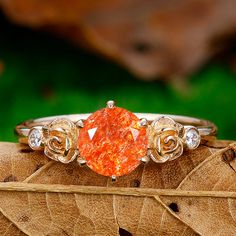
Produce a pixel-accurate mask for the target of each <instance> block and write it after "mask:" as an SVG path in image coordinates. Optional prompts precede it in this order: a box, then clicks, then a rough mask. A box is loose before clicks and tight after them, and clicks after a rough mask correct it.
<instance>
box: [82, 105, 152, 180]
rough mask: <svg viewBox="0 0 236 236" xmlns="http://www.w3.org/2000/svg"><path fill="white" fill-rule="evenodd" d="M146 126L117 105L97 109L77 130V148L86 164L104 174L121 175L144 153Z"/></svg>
mask: <svg viewBox="0 0 236 236" xmlns="http://www.w3.org/2000/svg"><path fill="white" fill-rule="evenodd" d="M147 145H148V139H147V135H146V128H144V127H140V126H139V119H138V117H137V116H136V115H134V114H133V113H131V112H129V111H127V110H125V109H123V108H119V107H114V108H104V109H102V110H99V111H96V112H95V113H93V114H92V115H90V116H89V117H88V119H87V120H86V121H85V122H84V127H83V128H82V129H81V130H80V133H79V151H80V154H81V156H82V157H83V158H85V160H86V162H87V165H88V166H89V167H90V168H91V169H92V170H93V171H95V172H97V173H99V174H101V175H105V176H122V175H126V174H128V173H130V172H131V171H133V170H134V169H135V168H136V167H137V166H138V165H139V164H140V157H143V156H145V155H146V153H147Z"/></svg>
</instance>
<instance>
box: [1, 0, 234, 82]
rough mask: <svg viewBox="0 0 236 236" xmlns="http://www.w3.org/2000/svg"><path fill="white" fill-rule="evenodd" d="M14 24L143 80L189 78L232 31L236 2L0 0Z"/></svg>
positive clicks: (219, 47)
mask: <svg viewBox="0 0 236 236" xmlns="http://www.w3.org/2000/svg"><path fill="white" fill-rule="evenodd" d="M0 6H1V8H2V10H3V11H4V12H5V14H6V15H7V16H8V17H9V18H10V19H11V20H12V21H13V22H16V23H18V24H22V25H25V26H30V27H32V28H40V29H44V30H49V31H51V32H54V33H55V32H56V33H59V34H60V35H63V36H64V37H66V38H68V39H70V40H73V41H74V42H76V43H78V44H79V45H80V46H83V47H86V48H87V49H89V50H92V51H94V52H97V53H99V54H102V55H105V56H106V57H108V58H111V59H112V60H114V61H116V62H118V63H119V64H122V65H124V66H125V67H127V68H128V70H130V71H131V72H132V73H134V74H136V75H137V76H139V77H141V78H145V79H148V80H150V79H156V78H157V77H163V78H169V79H170V78H176V77H182V76H185V75H188V74H191V73H192V72H194V71H195V70H196V69H198V68H199V67H200V66H202V65H203V64H204V63H205V62H207V61H208V60H209V59H210V58H211V57H213V56H214V55H215V54H217V53H218V52H219V51H221V50H222V49H224V48H225V47H227V43H226V41H225V39H228V38H229V37H231V36H233V35H234V33H235V32H236V14H235V9H236V1H234V0H227V1H223V0H214V1H213V0H183V1H177V0H172V1H164V0H157V1H154V0H136V1H135V0H131V1H124V0H114V1H108V0H102V1H91V0H88V1H76V0H71V1H67V0H59V1H58V0H51V1H40V0H21V1H18V0H11V1H8V0H0Z"/></svg>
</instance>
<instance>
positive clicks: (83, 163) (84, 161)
mask: <svg viewBox="0 0 236 236" xmlns="http://www.w3.org/2000/svg"><path fill="white" fill-rule="evenodd" d="M77 161H78V163H79V165H80V166H81V167H83V166H85V165H86V163H87V162H86V160H84V159H82V158H78V160H77Z"/></svg>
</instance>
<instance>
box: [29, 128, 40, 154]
mask: <svg viewBox="0 0 236 236" xmlns="http://www.w3.org/2000/svg"><path fill="white" fill-rule="evenodd" d="M42 137H43V134H42V131H41V130H39V129H36V128H33V129H32V130H31V131H30V133H29V137H28V143H29V146H30V147H31V148H32V149H33V150H38V149H41V147H42Z"/></svg>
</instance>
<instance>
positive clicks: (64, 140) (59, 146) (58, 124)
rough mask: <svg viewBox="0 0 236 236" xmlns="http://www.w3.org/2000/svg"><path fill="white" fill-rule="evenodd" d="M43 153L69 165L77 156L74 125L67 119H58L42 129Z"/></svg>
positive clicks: (75, 128) (76, 131)
mask: <svg viewBox="0 0 236 236" xmlns="http://www.w3.org/2000/svg"><path fill="white" fill-rule="evenodd" d="M43 134H44V135H43V136H44V145H45V148H44V153H45V155H46V156H47V157H49V158H51V159H53V160H55V161H60V162H62V163H69V162H71V161H73V160H74V159H75V158H76V157H77V155H78V149H77V143H78V142H77V137H78V129H77V127H76V125H75V124H74V123H73V122H72V121H70V120H67V119H58V120H54V121H53V122H51V123H50V124H49V125H47V126H45V127H43Z"/></svg>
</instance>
